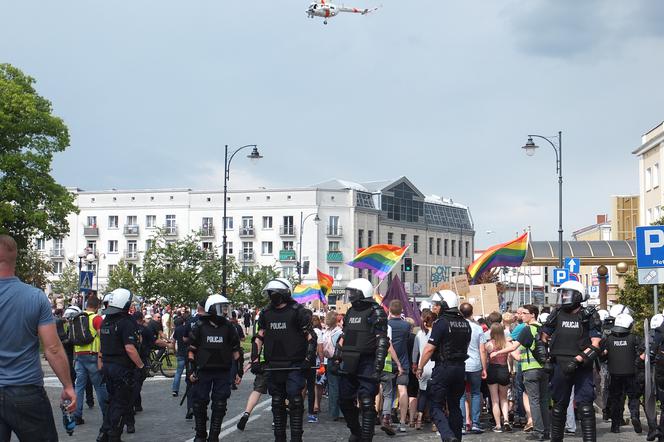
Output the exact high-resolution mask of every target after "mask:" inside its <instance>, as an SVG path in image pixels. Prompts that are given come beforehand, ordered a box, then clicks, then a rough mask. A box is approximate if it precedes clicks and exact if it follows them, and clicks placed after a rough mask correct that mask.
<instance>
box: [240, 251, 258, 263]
mask: <svg viewBox="0 0 664 442" xmlns="http://www.w3.org/2000/svg"><path fill="white" fill-rule="evenodd" d="M238 258H239V260H240V262H254V259H256V257H255V256H254V251H253V250H246V251H244V252H240V256H239V257H238Z"/></svg>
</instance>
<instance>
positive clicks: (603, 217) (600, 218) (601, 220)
mask: <svg viewBox="0 0 664 442" xmlns="http://www.w3.org/2000/svg"><path fill="white" fill-rule="evenodd" d="M608 217H609V216H608V215H597V224H604V223H605V222H606V220H607V218H608Z"/></svg>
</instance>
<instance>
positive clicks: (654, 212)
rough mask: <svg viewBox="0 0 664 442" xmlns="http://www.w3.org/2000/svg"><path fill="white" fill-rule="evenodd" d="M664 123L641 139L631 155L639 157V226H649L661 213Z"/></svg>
mask: <svg viewBox="0 0 664 442" xmlns="http://www.w3.org/2000/svg"><path fill="white" fill-rule="evenodd" d="M663 145H664V123H662V124H659V125H658V126H656V127H655V128H653V129H651V130H650V131H648V132H647V133H646V134H645V135H643V136H642V137H641V146H640V147H639V148H637V149H636V150H635V151H634V152H633V153H634V154H636V155H638V157H639V196H640V221H639V223H640V225H649V224H651V223H652V222H654V221H656V220H657V219H659V218H660V217H661V216H662V215H664V213H663V212H662V206H663V205H664V204H663V203H662V185H661V183H662V176H661V175H662V164H663V161H662V160H663V158H662V147H663Z"/></svg>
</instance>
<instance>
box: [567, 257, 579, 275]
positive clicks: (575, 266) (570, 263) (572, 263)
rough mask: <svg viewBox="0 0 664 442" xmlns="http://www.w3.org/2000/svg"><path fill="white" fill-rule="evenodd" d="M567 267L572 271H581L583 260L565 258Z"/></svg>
mask: <svg viewBox="0 0 664 442" xmlns="http://www.w3.org/2000/svg"><path fill="white" fill-rule="evenodd" d="M565 268H566V269H567V271H568V272H570V273H579V269H580V268H581V260H580V259H579V258H565Z"/></svg>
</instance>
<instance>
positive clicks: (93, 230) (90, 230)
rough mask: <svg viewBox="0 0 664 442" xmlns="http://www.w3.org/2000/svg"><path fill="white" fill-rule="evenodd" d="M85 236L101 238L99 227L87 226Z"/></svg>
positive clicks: (84, 230)
mask: <svg viewBox="0 0 664 442" xmlns="http://www.w3.org/2000/svg"><path fill="white" fill-rule="evenodd" d="M83 235H84V236H99V227H97V226H85V227H83Z"/></svg>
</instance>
